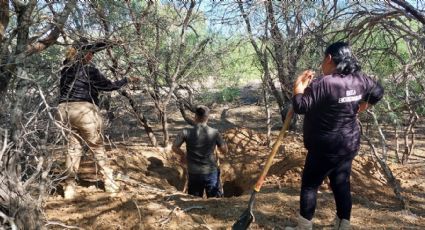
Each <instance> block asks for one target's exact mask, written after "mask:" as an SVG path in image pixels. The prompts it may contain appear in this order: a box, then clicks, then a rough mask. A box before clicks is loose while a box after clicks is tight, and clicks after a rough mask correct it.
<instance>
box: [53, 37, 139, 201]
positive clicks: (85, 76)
mask: <svg viewBox="0 0 425 230" xmlns="http://www.w3.org/2000/svg"><path fill="white" fill-rule="evenodd" d="M106 47H107V44H106V43H103V42H98V43H95V44H89V43H88V41H87V40H86V39H80V41H79V42H77V43H76V44H75V45H74V46H73V47H71V48H69V49H68V50H67V52H66V59H65V61H64V62H63V64H64V67H63V68H62V69H61V78H60V89H59V105H58V113H57V119H58V120H59V122H61V123H62V124H63V126H64V127H66V128H67V130H68V149H67V155H66V167H67V172H68V174H67V178H66V179H65V189H64V197H65V199H72V198H74V197H75V195H76V193H75V186H76V181H75V179H76V177H77V172H78V168H79V165H80V160H81V156H82V154H83V146H84V145H87V146H88V148H89V149H90V150H91V152H93V154H94V158H95V160H96V164H97V165H98V166H99V169H100V170H99V171H100V173H101V174H102V176H103V180H104V184H105V191H106V192H111V193H116V192H118V191H119V185H118V184H117V183H116V182H115V181H114V179H113V170H112V169H111V167H110V164H109V159H108V158H107V156H106V154H105V147H104V145H103V135H102V132H103V130H102V129H103V121H102V117H101V114H100V111H99V108H98V103H99V99H98V95H99V92H100V91H113V90H118V89H120V88H121V87H122V86H124V85H126V84H127V83H128V82H138V79H137V78H135V77H129V78H123V79H121V80H118V81H115V82H112V81H110V80H108V79H107V78H106V77H105V76H104V75H103V74H102V73H101V72H100V71H99V70H98V69H97V68H96V67H95V66H94V65H93V64H92V63H91V60H92V58H93V55H94V53H95V52H97V51H100V50H103V49H105V48H106Z"/></svg>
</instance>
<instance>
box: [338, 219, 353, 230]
mask: <svg viewBox="0 0 425 230" xmlns="http://www.w3.org/2000/svg"><path fill="white" fill-rule="evenodd" d="M350 229H351V225H350V221H349V220H346V219H340V218H339V217H335V225H334V230H350Z"/></svg>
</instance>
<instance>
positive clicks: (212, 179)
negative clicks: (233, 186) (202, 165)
mask: <svg viewBox="0 0 425 230" xmlns="http://www.w3.org/2000/svg"><path fill="white" fill-rule="evenodd" d="M188 190H189V194H190V195H193V196H199V197H203V195H204V190H205V191H206V193H207V197H222V195H223V194H222V193H221V189H220V180H219V172H218V171H216V172H213V173H210V174H193V173H189V183H188Z"/></svg>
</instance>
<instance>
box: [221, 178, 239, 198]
mask: <svg viewBox="0 0 425 230" xmlns="http://www.w3.org/2000/svg"><path fill="white" fill-rule="evenodd" d="M223 192H224V197H232V196H241V195H242V194H243V192H244V191H243V189H242V187H241V186H239V185H238V184H236V182H235V181H226V182H224V183H223Z"/></svg>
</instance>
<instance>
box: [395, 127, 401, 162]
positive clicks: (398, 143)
mask: <svg viewBox="0 0 425 230" xmlns="http://www.w3.org/2000/svg"><path fill="white" fill-rule="evenodd" d="M398 137H399V133H398V124H397V123H395V124H394V138H395V158H396V160H397V163H399V164H400V163H401V160H400V156H399V152H400V142H399V141H398Z"/></svg>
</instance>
